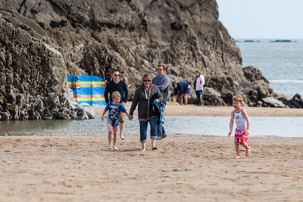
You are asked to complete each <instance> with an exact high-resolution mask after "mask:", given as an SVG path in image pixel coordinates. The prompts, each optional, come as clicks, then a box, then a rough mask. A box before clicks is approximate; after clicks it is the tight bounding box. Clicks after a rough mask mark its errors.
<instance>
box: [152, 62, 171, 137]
mask: <svg viewBox="0 0 303 202" xmlns="http://www.w3.org/2000/svg"><path fill="white" fill-rule="evenodd" d="M165 72H166V65H165V64H159V65H158V68H157V73H158V74H157V76H156V77H154V78H153V79H152V83H153V84H154V85H156V86H157V87H158V88H159V90H160V92H161V94H162V96H163V100H162V102H161V103H163V113H164V110H165V106H166V102H167V99H168V94H169V85H170V79H169V78H168V76H167V75H166V74H165ZM160 119H161V120H160V121H159V124H157V137H158V139H159V140H161V139H162V138H165V137H166V136H167V135H166V130H165V127H164V116H162V117H160Z"/></svg>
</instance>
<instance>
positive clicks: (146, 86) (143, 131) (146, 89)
mask: <svg viewBox="0 0 303 202" xmlns="http://www.w3.org/2000/svg"><path fill="white" fill-rule="evenodd" d="M152 99H154V100H155V101H156V102H159V101H162V94H161V92H160V90H159V88H158V87H157V86H155V85H154V84H152V83H151V77H150V76H149V75H148V74H144V75H143V77H142V84H141V85H140V86H139V87H138V88H137V89H136V91H135V94H134V98H133V102H132V105H131V108H130V111H129V114H130V120H132V119H133V114H134V111H135V109H136V107H137V105H138V119H139V122H140V142H141V145H142V151H146V136H147V126H148V123H149V125H150V139H151V144H152V150H156V149H157V147H156V139H157V121H158V117H157V115H156V113H155V112H154V111H153V110H152V107H151V105H152Z"/></svg>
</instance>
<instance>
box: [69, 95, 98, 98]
mask: <svg viewBox="0 0 303 202" xmlns="http://www.w3.org/2000/svg"><path fill="white" fill-rule="evenodd" d="M74 97H75V98H78V97H79V98H81V97H104V95H74Z"/></svg>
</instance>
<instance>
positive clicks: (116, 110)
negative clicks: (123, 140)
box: [102, 91, 130, 150]
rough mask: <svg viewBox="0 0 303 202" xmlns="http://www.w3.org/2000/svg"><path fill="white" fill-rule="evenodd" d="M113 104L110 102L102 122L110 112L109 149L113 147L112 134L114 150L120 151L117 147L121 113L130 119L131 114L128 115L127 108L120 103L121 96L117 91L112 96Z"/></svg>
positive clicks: (108, 117) (108, 121)
mask: <svg viewBox="0 0 303 202" xmlns="http://www.w3.org/2000/svg"><path fill="white" fill-rule="evenodd" d="M111 97H112V99H113V102H109V103H108V104H107V105H106V107H105V109H104V111H103V114H102V121H104V115H105V113H106V112H107V111H108V116H107V129H108V148H109V149H111V147H112V134H113V148H114V150H118V147H117V131H118V126H119V121H120V115H121V113H125V114H126V115H127V116H128V118H129V119H130V117H129V114H128V113H127V111H126V109H125V107H124V106H123V105H122V104H121V103H120V100H121V95H120V93H119V92H118V91H115V92H113V93H112V95H111Z"/></svg>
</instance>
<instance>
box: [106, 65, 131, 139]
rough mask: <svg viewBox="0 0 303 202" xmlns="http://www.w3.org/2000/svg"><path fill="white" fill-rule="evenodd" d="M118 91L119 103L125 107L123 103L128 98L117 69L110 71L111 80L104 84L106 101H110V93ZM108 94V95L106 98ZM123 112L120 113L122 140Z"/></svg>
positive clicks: (121, 136)
mask: <svg viewBox="0 0 303 202" xmlns="http://www.w3.org/2000/svg"><path fill="white" fill-rule="evenodd" d="M115 91H118V92H119V93H120V95H121V98H122V99H121V101H120V102H121V104H122V105H123V106H124V107H125V103H126V102H127V99H128V89H127V87H126V85H125V82H123V81H121V80H120V74H119V71H118V70H114V71H113V73H112V80H111V81H110V82H108V83H107V84H106V87H105V92H104V98H105V101H106V103H107V104H108V103H109V102H112V101H113V100H112V97H111V95H112V93H113V92H115ZM108 94H110V97H109V98H108ZM124 124H125V123H124V114H123V113H121V117H120V138H121V139H122V140H124V135H123V130H124Z"/></svg>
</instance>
